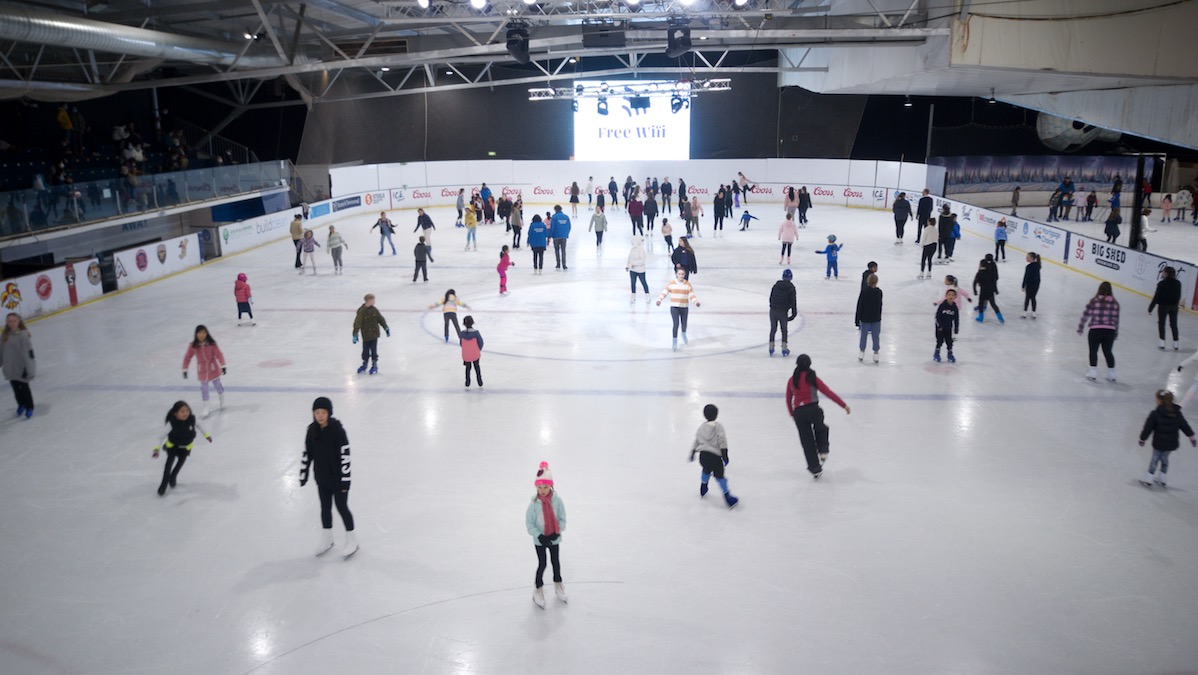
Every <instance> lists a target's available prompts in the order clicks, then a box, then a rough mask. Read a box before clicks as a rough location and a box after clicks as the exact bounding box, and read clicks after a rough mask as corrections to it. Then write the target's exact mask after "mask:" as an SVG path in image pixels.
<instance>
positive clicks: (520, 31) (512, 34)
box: [507, 25, 531, 64]
mask: <svg viewBox="0 0 1198 675" xmlns="http://www.w3.org/2000/svg"><path fill="white" fill-rule="evenodd" d="M507 51H508V53H509V54H511V55H512V59H514V60H515V61H516V63H521V64H523V63H528V62H529V61H530V60H531V57H530V56H529V55H528V28H527V27H525V26H522V25H516V26H514V27H512V28H509V29H508V31H507Z"/></svg>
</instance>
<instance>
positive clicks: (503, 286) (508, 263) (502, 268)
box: [495, 244, 516, 295]
mask: <svg viewBox="0 0 1198 675" xmlns="http://www.w3.org/2000/svg"><path fill="white" fill-rule="evenodd" d="M515 266H516V263H514V262H512V259H511V257H510V256H508V247H507V245H506V244H505V245H504V247H503V248H502V249H500V251H499V264H498V265H496V266H495V271H496V272H498V273H499V294H500V295H507V294H508V291H507V268H509V267H515Z"/></svg>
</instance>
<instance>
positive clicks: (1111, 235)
mask: <svg viewBox="0 0 1198 675" xmlns="http://www.w3.org/2000/svg"><path fill="white" fill-rule="evenodd" d="M1122 222H1123V216H1121V215H1119V207H1117V206H1116V207H1114V208H1112V209H1111V212H1110V213H1108V214H1107V217H1106V222H1105V223H1104V227H1103V230H1102V231H1103V233H1104V234H1106V242H1107V243H1108V244H1114V243H1115V242H1116V241H1118V240H1119V235H1120V234H1122V232H1121V231H1120V230H1119V224H1120V223H1122Z"/></svg>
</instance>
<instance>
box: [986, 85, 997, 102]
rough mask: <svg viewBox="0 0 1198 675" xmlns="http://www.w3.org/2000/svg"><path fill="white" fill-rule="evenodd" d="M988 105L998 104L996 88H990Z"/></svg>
mask: <svg viewBox="0 0 1198 675" xmlns="http://www.w3.org/2000/svg"><path fill="white" fill-rule="evenodd" d="M987 103H998V101H995V100H994V87H990V100H989V101H987Z"/></svg>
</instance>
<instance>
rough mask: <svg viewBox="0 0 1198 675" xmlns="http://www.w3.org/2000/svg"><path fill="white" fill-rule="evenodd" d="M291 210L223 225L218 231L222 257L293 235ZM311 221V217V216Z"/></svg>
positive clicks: (293, 214) (292, 213)
mask: <svg viewBox="0 0 1198 675" xmlns="http://www.w3.org/2000/svg"><path fill="white" fill-rule="evenodd" d="M294 216H295V213H294V212H293V211H291V210H287V211H279V212H278V213H271V214H267V215H265V216H258V217H257V218H250V219H249V220H243V221H241V222H237V223H229V224H228V225H221V226H220V227H219V228H217V229H218V237H219V239H220V251H221V255H229V254H230V253H237V252H238V251H244V250H246V249H250V248H253V247H255V246H258V245H260V244H265V243H266V242H268V241H273V240H275V239H281V238H283V237H286V236H289V235H290V233H291V220H292V218H293V217H294ZM309 220H311V216H309Z"/></svg>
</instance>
